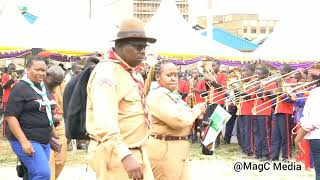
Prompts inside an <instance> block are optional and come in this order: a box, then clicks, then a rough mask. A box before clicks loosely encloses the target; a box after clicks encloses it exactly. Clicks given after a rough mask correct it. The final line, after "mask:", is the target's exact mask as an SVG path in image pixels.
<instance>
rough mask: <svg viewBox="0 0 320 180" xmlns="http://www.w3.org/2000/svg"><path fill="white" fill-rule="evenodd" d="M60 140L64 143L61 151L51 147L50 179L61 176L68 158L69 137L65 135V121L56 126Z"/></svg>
mask: <svg viewBox="0 0 320 180" xmlns="http://www.w3.org/2000/svg"><path fill="white" fill-rule="evenodd" d="M56 130H57V134H58V136H59V140H60V142H61V144H62V147H61V153H57V152H54V151H53V150H52V149H50V161H49V164H50V174H51V175H50V179H51V180H55V179H57V178H58V177H59V175H60V173H61V171H62V169H63V167H64V164H65V162H66V159H67V138H66V135H65V128H64V122H63V120H62V122H61V124H60V125H59V126H57V127H56Z"/></svg>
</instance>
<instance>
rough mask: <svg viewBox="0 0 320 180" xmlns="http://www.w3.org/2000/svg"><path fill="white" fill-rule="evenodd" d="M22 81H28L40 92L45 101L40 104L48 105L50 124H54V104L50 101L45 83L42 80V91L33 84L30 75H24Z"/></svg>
mask: <svg viewBox="0 0 320 180" xmlns="http://www.w3.org/2000/svg"><path fill="white" fill-rule="evenodd" d="M21 80H22V81H24V82H26V83H28V84H29V86H30V87H31V88H32V89H33V90H34V91H36V93H37V94H39V95H40V96H41V98H42V100H43V101H41V102H39V103H40V106H42V105H44V106H46V112H47V116H48V119H49V125H50V126H52V125H53V120H52V112H51V105H52V104H53V101H50V100H49V98H48V96H47V91H46V87H45V86H44V83H43V82H41V83H40V87H41V91H40V90H39V89H38V88H37V87H36V86H35V85H34V84H33V82H32V81H30V79H28V77H27V76H26V75H25V76H23V77H22V79H21Z"/></svg>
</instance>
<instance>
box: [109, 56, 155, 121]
mask: <svg viewBox="0 0 320 180" xmlns="http://www.w3.org/2000/svg"><path fill="white" fill-rule="evenodd" d="M109 59H112V60H118V61H119V63H120V66H121V67H122V68H123V69H124V70H125V71H127V72H129V74H130V75H131V77H132V79H133V80H134V81H135V83H136V84H137V85H138V88H139V94H140V96H141V101H142V105H143V111H144V117H145V122H146V124H147V125H148V127H150V121H151V118H150V114H149V108H148V105H147V103H146V99H145V97H144V93H143V86H144V85H143V82H141V80H140V79H139V78H138V77H137V76H136V74H135V73H136V72H135V70H134V69H133V68H132V67H130V66H129V65H128V64H126V63H125V62H124V61H123V60H122V59H121V58H120V57H119V56H118V55H117V54H116V53H115V52H114V51H112V50H111V51H109Z"/></svg>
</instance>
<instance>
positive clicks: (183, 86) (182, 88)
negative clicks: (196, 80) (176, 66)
mask: <svg viewBox="0 0 320 180" xmlns="http://www.w3.org/2000/svg"><path fill="white" fill-rule="evenodd" d="M178 91H179V92H182V93H186V94H188V93H189V84H188V82H187V81H186V80H184V79H179V81H178ZM183 100H184V101H186V97H185V98H184V99H183Z"/></svg>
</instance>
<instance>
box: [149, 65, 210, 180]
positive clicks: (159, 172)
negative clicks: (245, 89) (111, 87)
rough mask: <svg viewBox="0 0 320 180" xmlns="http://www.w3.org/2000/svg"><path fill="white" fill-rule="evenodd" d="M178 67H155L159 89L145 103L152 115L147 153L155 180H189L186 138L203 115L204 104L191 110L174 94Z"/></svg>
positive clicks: (151, 92)
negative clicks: (197, 119)
mask: <svg viewBox="0 0 320 180" xmlns="http://www.w3.org/2000/svg"><path fill="white" fill-rule="evenodd" d="M177 75H178V70H177V67H176V66H175V65H174V64H172V63H170V62H163V63H161V62H160V63H158V64H157V65H156V67H155V76H156V80H157V81H158V83H159V88H157V89H155V90H153V91H150V93H149V94H148V96H147V103H148V105H149V108H150V112H151V115H152V125H151V135H150V136H151V137H150V139H149V141H148V143H147V146H146V147H147V151H148V155H149V158H150V161H151V166H152V171H153V174H154V176H155V179H157V180H167V179H170V180H187V179H190V174H189V165H188V152H189V146H190V143H189V142H188V137H189V135H190V133H191V126H192V124H193V122H194V121H195V120H196V118H198V117H199V116H200V115H201V114H203V113H204V112H205V109H206V105H205V103H200V104H197V105H195V106H194V107H193V108H190V107H189V106H188V105H187V104H186V103H185V102H184V101H183V100H182V99H181V98H180V96H179V95H178V94H175V93H174V91H175V90H176V88H177V85H178V84H177V83H178V77H177Z"/></svg>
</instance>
